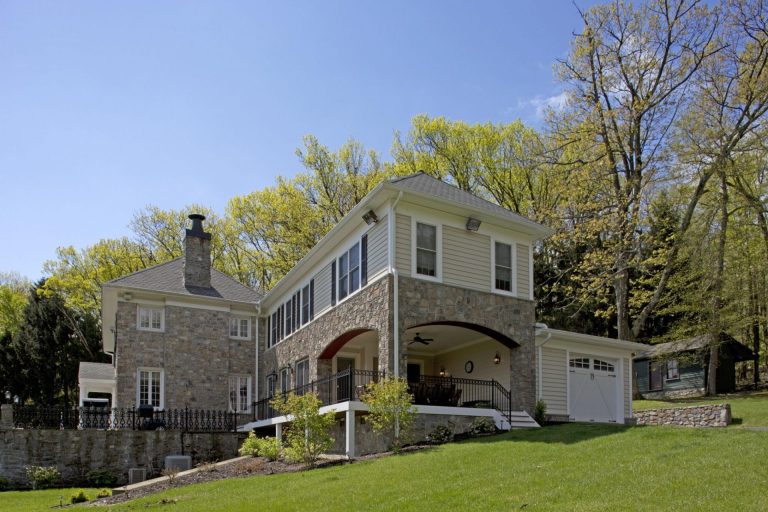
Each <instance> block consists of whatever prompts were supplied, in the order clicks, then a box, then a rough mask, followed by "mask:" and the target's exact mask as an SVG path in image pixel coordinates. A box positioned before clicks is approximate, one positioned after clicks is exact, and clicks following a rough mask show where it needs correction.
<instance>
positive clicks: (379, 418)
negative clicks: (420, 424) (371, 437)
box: [361, 378, 416, 452]
mask: <svg viewBox="0 0 768 512" xmlns="http://www.w3.org/2000/svg"><path fill="white" fill-rule="evenodd" d="M361 398H362V400H363V402H365V403H366V404H367V405H368V410H369V411H370V415H369V416H368V418H369V419H370V422H371V425H372V426H373V429H374V430H375V431H377V432H391V433H392V449H393V450H394V451H396V452H398V451H400V447H401V446H402V445H403V442H404V440H405V439H407V437H408V435H409V433H410V429H411V426H413V421H414V419H415V418H416V411H415V409H414V408H413V395H411V394H410V393H409V392H408V383H407V382H406V381H405V380H404V379H398V378H388V379H382V380H380V381H379V382H371V383H370V384H368V386H366V388H365V393H364V394H363V396H362V397H361Z"/></svg>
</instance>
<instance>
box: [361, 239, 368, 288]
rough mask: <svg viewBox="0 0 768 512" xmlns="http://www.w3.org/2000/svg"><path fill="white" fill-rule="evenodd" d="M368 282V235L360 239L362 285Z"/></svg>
mask: <svg viewBox="0 0 768 512" xmlns="http://www.w3.org/2000/svg"><path fill="white" fill-rule="evenodd" d="M367 284H368V235H363V238H362V240H360V286H361V287H362V286H365V285H367Z"/></svg>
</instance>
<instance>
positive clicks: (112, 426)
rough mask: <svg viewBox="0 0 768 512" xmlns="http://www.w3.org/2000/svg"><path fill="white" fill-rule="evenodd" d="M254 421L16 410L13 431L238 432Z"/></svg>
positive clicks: (183, 412) (190, 414)
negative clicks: (35, 429)
mask: <svg viewBox="0 0 768 512" xmlns="http://www.w3.org/2000/svg"><path fill="white" fill-rule="evenodd" d="M252 418H253V415H252V414H237V413H233V412H229V411H217V410H205V409H189V408H185V409H166V410H162V411H155V410H152V408H151V407H150V408H146V407H140V408H137V409H118V408H115V409H108V408H106V407H59V406H39V405H14V406H13V424H14V427H16V428H27V429H32V428H37V429H60V430H65V429H86V428H87V429H103V430H181V431H184V432H235V431H236V430H237V426H238V425H242V424H244V423H247V422H248V421H251V420H252Z"/></svg>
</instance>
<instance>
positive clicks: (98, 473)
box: [85, 469, 117, 487]
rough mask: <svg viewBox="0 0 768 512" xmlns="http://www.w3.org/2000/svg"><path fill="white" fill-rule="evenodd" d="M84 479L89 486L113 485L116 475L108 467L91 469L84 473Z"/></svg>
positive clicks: (115, 481)
mask: <svg viewBox="0 0 768 512" xmlns="http://www.w3.org/2000/svg"><path fill="white" fill-rule="evenodd" d="M85 481H86V482H88V485H89V486H91V487H114V486H115V484H116V483H117V475H115V474H114V473H113V472H112V471H110V470H108V469H92V470H90V471H89V472H87V473H86V474H85Z"/></svg>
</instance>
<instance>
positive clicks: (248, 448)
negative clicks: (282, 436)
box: [238, 432, 283, 460]
mask: <svg viewBox="0 0 768 512" xmlns="http://www.w3.org/2000/svg"><path fill="white" fill-rule="evenodd" d="M282 449H283V447H282V445H281V444H280V440H279V439H277V438H276V437H256V434H255V433H254V432H250V433H249V434H248V439H246V440H245V441H243V446H241V447H240V450H238V452H239V453H240V455H250V456H251V457H259V456H260V457H266V458H267V459H268V460H277V459H279V458H280V452H281V451H282Z"/></svg>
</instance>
